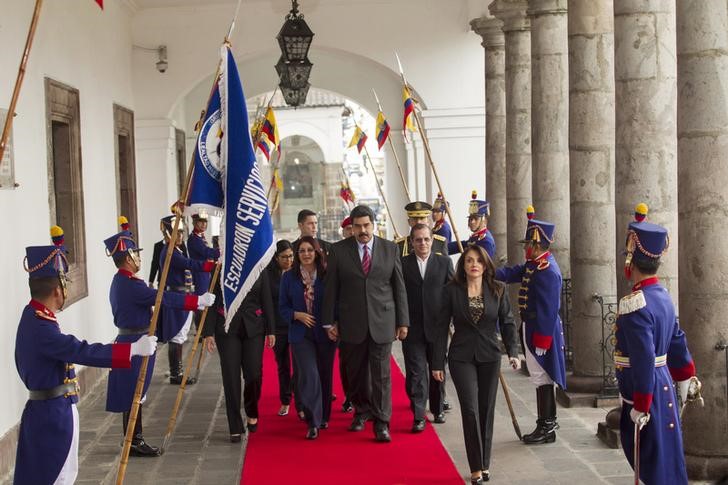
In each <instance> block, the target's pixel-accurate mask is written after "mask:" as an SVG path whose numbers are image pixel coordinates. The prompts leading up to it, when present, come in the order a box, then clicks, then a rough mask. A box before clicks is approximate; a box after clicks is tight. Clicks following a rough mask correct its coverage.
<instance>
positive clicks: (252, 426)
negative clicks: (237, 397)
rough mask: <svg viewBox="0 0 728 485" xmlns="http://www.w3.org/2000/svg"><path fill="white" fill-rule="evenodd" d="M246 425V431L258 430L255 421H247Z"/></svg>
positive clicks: (253, 431)
mask: <svg viewBox="0 0 728 485" xmlns="http://www.w3.org/2000/svg"><path fill="white" fill-rule="evenodd" d="M247 427H248V431H250V432H251V433H255V432H256V431H258V423H257V422H255V423H248V425H247Z"/></svg>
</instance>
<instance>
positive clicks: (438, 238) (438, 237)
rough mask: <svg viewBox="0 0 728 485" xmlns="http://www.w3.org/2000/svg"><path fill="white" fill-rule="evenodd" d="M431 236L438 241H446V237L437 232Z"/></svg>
mask: <svg viewBox="0 0 728 485" xmlns="http://www.w3.org/2000/svg"><path fill="white" fill-rule="evenodd" d="M432 238H433V239H436V240H438V241H447V239H445V236H440V235H439V234H433V235H432Z"/></svg>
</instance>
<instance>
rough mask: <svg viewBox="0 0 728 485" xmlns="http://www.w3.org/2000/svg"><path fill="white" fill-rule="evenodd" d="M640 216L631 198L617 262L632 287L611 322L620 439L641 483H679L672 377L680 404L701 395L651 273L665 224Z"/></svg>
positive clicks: (681, 469)
mask: <svg viewBox="0 0 728 485" xmlns="http://www.w3.org/2000/svg"><path fill="white" fill-rule="evenodd" d="M646 216H647V206H646V205H645V204H639V205H637V207H636V209H635V222H632V223H630V224H629V228H628V231H627V241H626V246H627V248H626V249H627V252H626V259H625V262H624V274H625V277H626V278H627V279H628V280H629V281H630V282H631V283H632V284H633V285H634V286H633V287H632V293H630V294H629V295H627V296H625V297H624V298H622V299H621V300H620V301H619V313H618V316H617V322H616V331H615V337H616V344H615V347H614V364H615V369H616V376H617V381H618V383H619V393H620V396H621V398H622V416H621V420H620V438H621V441H622V449H623V450H624V453H625V455H627V460H628V461H629V463H630V465H632V467H633V468H634V469H635V470H636V471H638V473H639V478H640V479H641V480H642V482H644V483H645V484H646V485H657V484H665V483H670V484H674V485H682V484H685V485H687V483H688V477H687V473H686V469H685V457H684V453H683V443H682V433H681V431H680V412H679V411H678V404H677V402H676V401H677V400H676V396H675V390H674V388H673V380H674V381H676V382H677V384H678V393H679V394H680V398H681V401H682V403H683V405H684V404H685V403H687V402H690V401H693V400H701V399H702V398H701V397H700V387H701V385H700V381H698V379H697V377H695V364H694V363H693V359H692V357H691V356H690V352H689V351H688V347H687V341H686V338H685V334H684V333H683V331H682V330H681V329H680V325H679V323H678V319H677V316H676V315H675V307H674V306H673V303H672V299H671V298H670V294H669V293H668V292H667V290H666V289H665V288H664V287H663V286H662V285H660V282H659V279H658V278H657V276H656V273H657V269H658V267H659V266H660V259H661V257H662V255H663V254H664V253H665V251H667V248H668V245H669V238H668V234H667V230H666V229H665V228H664V227H661V226H658V225H657V224H652V223H649V222H647V221H646V220H645V218H646ZM635 428H637V429H635ZM640 428H641V432H640ZM638 435H641V436H638ZM637 438H639V440H637ZM635 442H637V443H638V449H637V450H635ZM635 458H637V459H638V462H637V463H635V461H634V459H635ZM635 478H637V477H635Z"/></svg>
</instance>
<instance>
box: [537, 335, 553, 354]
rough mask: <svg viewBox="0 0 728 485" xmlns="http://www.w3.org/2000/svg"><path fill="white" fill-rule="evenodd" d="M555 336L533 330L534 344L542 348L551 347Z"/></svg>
mask: <svg viewBox="0 0 728 485" xmlns="http://www.w3.org/2000/svg"><path fill="white" fill-rule="evenodd" d="M553 339H554V338H553V337H552V336H550V335H541V334H540V333H538V332H533V345H535V346H536V347H538V348H540V349H546V350H548V349H550V348H551V341H552V340H553Z"/></svg>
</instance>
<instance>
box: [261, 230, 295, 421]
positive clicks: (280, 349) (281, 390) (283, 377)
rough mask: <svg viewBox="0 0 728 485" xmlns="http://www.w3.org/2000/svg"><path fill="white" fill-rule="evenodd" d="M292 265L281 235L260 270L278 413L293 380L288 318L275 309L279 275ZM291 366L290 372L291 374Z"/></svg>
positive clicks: (288, 397)
mask: <svg viewBox="0 0 728 485" xmlns="http://www.w3.org/2000/svg"><path fill="white" fill-rule="evenodd" d="M291 266H293V247H292V246H291V243H290V241H288V240H286V239H281V240H280V241H278V242H277V243H276V252H275V255H274V256H273V259H271V261H270V263H268V266H266V268H265V270H264V271H263V275H264V276H263V278H264V282H265V283H267V284H264V285H263V286H262V287H261V289H260V290H261V299H262V303H263V317H264V318H265V319H266V320H268V321H271V322H272V324H273V328H274V329H275V335H276V344H275V346H274V347H273V353H274V354H275V356H276V364H277V365H278V395H279V397H280V401H281V407H280V409H279V410H278V415H279V416H285V415H287V414H288V409H289V407H290V405H291V395H292V393H293V382H292V381H291V357H290V355H291V354H290V346H289V345H288V326H289V325H288V321H286V319H284V318H283V316H282V315H281V313H280V311H278V295H279V292H280V288H281V276H282V275H283V273H285V272H286V271H288V270H289V269H291ZM295 374H296V372H295V369H294V370H293V375H294V376H295Z"/></svg>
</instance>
